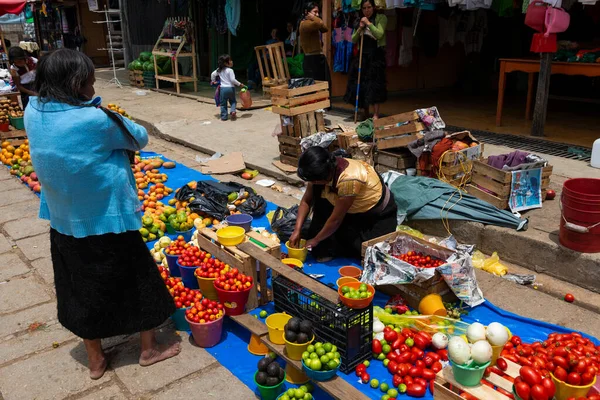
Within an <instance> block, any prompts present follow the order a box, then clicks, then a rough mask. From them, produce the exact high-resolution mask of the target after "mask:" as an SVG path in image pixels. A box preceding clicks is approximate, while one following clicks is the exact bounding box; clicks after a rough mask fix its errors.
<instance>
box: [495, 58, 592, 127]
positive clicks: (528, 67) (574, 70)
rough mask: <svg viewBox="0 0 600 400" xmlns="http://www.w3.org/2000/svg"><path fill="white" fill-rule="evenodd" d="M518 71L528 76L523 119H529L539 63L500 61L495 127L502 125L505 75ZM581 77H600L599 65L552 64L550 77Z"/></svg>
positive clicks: (534, 61)
mask: <svg viewBox="0 0 600 400" xmlns="http://www.w3.org/2000/svg"><path fill="white" fill-rule="evenodd" d="M515 71H520V72H526V73H527V74H528V75H529V79H528V82H527V105H526V106H525V119H527V120H530V119H531V108H532V103H533V97H534V96H533V83H534V79H535V74H536V73H539V72H540V61H539V60H531V59H510V58H501V59H500V79H499V81H498V104H497V106H496V126H500V125H501V124H502V107H503V105H504V90H505V88H506V74H508V73H511V72H515ZM554 74H561V75H583V76H588V77H592V78H594V77H600V64H599V63H572V62H553V63H552V75H554Z"/></svg>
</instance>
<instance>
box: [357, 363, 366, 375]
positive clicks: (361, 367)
mask: <svg viewBox="0 0 600 400" xmlns="http://www.w3.org/2000/svg"><path fill="white" fill-rule="evenodd" d="M366 370H367V366H366V365H365V364H363V363H360V364H358V366H357V367H356V370H355V372H356V376H358V377H360V376H362V374H363V373H364V372H365V371H366Z"/></svg>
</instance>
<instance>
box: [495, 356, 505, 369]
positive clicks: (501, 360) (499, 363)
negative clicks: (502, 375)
mask: <svg viewBox="0 0 600 400" xmlns="http://www.w3.org/2000/svg"><path fill="white" fill-rule="evenodd" d="M496 366H498V368H499V369H500V370H501V371H506V370H507V369H508V364H507V363H506V360H505V359H504V358H499V359H498V360H496Z"/></svg>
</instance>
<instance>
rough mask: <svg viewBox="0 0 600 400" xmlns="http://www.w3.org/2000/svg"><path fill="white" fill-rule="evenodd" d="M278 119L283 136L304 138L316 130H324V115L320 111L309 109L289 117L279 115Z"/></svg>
mask: <svg viewBox="0 0 600 400" xmlns="http://www.w3.org/2000/svg"><path fill="white" fill-rule="evenodd" d="M290 119H291V121H290ZM280 120H281V134H282V135H283V136H291V137H297V138H304V137H308V136H310V135H314V134H315V133H317V132H325V117H324V116H323V113H322V112H317V111H309V112H306V113H304V114H299V115H294V116H291V117H288V116H281V117H280Z"/></svg>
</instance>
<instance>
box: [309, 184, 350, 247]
mask: <svg viewBox="0 0 600 400" xmlns="http://www.w3.org/2000/svg"><path fill="white" fill-rule="evenodd" d="M354 199H355V197H354V196H346V197H339V198H338V199H337V201H336V202H335V206H334V207H333V212H332V213H331V216H329V219H327V222H325V225H324V226H323V229H321V231H320V232H319V233H318V234H317V236H315V237H314V238H312V239H311V240H309V241H308V243H306V246H307V247H315V246H317V245H318V244H319V243H321V242H322V241H323V240H325V239H327V238H328V237H329V236H331V235H333V234H334V233H335V231H337V230H338V228H339V227H340V225H341V224H342V222H343V221H344V217H345V216H346V214H347V213H348V210H349V209H350V207H352V204H353V203H354Z"/></svg>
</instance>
